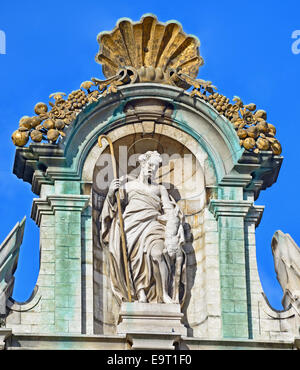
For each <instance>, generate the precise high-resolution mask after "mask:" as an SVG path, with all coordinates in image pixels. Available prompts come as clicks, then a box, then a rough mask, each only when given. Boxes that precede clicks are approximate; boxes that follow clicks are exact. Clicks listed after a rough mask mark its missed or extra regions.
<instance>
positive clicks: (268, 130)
mask: <svg viewBox="0 0 300 370" xmlns="http://www.w3.org/2000/svg"><path fill="white" fill-rule="evenodd" d="M188 81H189V82H190V83H191V84H192V85H193V90H192V91H191V93H190V95H191V96H198V97H199V98H200V99H202V100H205V101H206V102H207V103H209V104H210V105H211V106H213V107H214V108H215V109H216V110H217V111H218V112H219V113H220V114H222V115H223V116H224V117H226V118H227V119H228V120H229V121H230V122H231V123H232V125H233V127H234V128H235V130H236V132H237V135H238V137H239V138H240V145H241V146H242V147H244V148H245V149H246V150H248V151H251V152H254V153H259V152H260V151H265V150H269V151H272V152H273V153H274V154H275V155H280V154H281V152H282V148H281V145H280V143H279V141H278V140H277V139H276V138H275V135H276V128H275V126H273V125H272V124H270V123H268V122H267V113H266V112H265V111H264V110H262V109H259V110H257V109H256V105H255V104H253V103H251V104H246V105H245V104H244V103H243V102H242V100H241V99H240V98H239V97H234V98H233V102H230V100H229V98H227V97H226V96H224V95H222V94H219V93H217V92H216V91H215V90H216V87H215V86H212V85H211V82H209V81H203V80H195V82H192V80H191V79H189V80H188Z"/></svg>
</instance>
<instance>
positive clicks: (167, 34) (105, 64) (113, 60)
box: [96, 14, 203, 88]
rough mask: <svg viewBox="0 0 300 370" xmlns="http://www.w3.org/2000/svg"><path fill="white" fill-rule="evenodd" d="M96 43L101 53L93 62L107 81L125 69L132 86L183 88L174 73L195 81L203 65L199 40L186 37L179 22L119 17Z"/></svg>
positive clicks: (148, 17)
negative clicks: (154, 85)
mask: <svg viewBox="0 0 300 370" xmlns="http://www.w3.org/2000/svg"><path fill="white" fill-rule="evenodd" d="M97 40H98V42H99V44H100V50H99V53H98V54H97V55H96V61H97V63H100V64H102V70H103V74H104V76H105V77H106V78H107V79H109V78H111V77H113V76H115V75H118V74H120V73H122V71H124V70H126V71H127V72H128V73H127V75H128V78H130V79H131V80H132V81H131V82H132V83H133V82H158V83H166V84H171V85H177V86H181V87H182V85H183V84H184V83H183V81H182V80H181V79H180V78H178V76H177V74H176V72H179V71H180V73H182V74H185V75H187V76H189V77H191V78H193V79H195V78H196V77H197V75H198V70H199V67H200V66H201V65H203V58H202V57H201V56H200V55H199V46H200V41H199V40H198V38H196V37H195V36H192V35H187V34H185V33H184V32H183V30H182V26H181V25H180V23H178V22H176V21H169V22H167V23H160V22H158V20H157V18H156V17H155V16H154V15H152V14H146V15H144V16H143V17H142V18H141V20H140V21H139V22H132V20H130V19H128V18H122V19H120V20H119V22H118V23H117V26H116V27H115V29H114V30H113V31H111V32H101V33H100V34H99V35H98V37H97ZM185 85H186V86H185V88H188V87H189V86H190V85H188V84H187V83H185Z"/></svg>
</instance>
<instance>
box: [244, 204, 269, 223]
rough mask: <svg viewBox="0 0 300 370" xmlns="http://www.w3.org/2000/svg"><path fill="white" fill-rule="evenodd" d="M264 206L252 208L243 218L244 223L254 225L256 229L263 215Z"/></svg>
mask: <svg viewBox="0 0 300 370" xmlns="http://www.w3.org/2000/svg"><path fill="white" fill-rule="evenodd" d="M264 210H265V206H252V207H251V208H250V209H249V212H248V214H247V216H246V218H245V221H246V222H250V223H254V224H255V227H258V226H259V224H260V221H261V218H262V215H263V213H264Z"/></svg>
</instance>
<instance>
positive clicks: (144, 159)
mask: <svg viewBox="0 0 300 370" xmlns="http://www.w3.org/2000/svg"><path fill="white" fill-rule="evenodd" d="M138 160H139V163H140V165H141V174H142V175H143V176H144V177H146V178H148V180H149V181H153V179H154V177H155V174H156V172H157V170H158V167H159V165H160V163H161V162H162V158H161V155H160V154H159V153H158V152H157V151H153V152H152V151H149V152H146V153H144V154H141V155H140V156H139V158H138Z"/></svg>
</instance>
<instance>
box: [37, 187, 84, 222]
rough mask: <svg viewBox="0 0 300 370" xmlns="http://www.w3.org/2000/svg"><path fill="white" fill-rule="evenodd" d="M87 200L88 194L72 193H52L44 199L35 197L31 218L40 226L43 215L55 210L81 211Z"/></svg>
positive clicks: (52, 213) (53, 212)
mask: <svg viewBox="0 0 300 370" xmlns="http://www.w3.org/2000/svg"><path fill="white" fill-rule="evenodd" d="M89 200H90V196H89V195H74V194H52V195H48V196H47V197H46V198H45V199H40V198H35V199H33V202H32V209H31V218H32V219H33V220H34V221H35V222H36V224H37V225H38V226H40V224H41V218H42V216H43V215H54V214H55V212H56V211H70V212H82V211H83V210H84V209H85V208H86V207H87V205H88V203H89Z"/></svg>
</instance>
